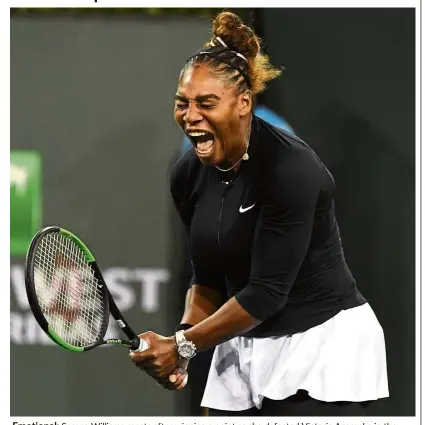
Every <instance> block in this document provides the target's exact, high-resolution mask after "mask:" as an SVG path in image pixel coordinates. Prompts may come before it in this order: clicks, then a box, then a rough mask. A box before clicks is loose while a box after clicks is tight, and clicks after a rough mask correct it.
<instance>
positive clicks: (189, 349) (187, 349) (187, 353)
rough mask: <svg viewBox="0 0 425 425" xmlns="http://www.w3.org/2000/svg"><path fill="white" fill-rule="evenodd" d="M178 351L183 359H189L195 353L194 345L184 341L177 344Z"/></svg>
mask: <svg viewBox="0 0 425 425" xmlns="http://www.w3.org/2000/svg"><path fill="white" fill-rule="evenodd" d="M178 351H179V354H180V355H181V356H182V357H183V358H185V359H190V358H191V357H193V356H194V355H195V347H194V346H193V344H191V343H190V342H184V343H182V344H181V345H179V349H178Z"/></svg>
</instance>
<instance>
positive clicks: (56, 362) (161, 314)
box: [10, 8, 415, 416]
mask: <svg viewBox="0 0 425 425" xmlns="http://www.w3.org/2000/svg"><path fill="white" fill-rule="evenodd" d="M219 11H220V10H219V9H202V10H201V9H96V10H91V9H84V10H78V9H12V10H11V27H10V31H11V34H10V35H11V46H10V54H11V72H10V75H11V92H10V93H11V99H10V111H11V127H10V129H11V175H10V177H11V179H10V196H11V258H10V264H11V278H10V289H11V291H10V297H11V298H10V304H11V313H10V314H11V321H10V326H11V327H10V330H11V333H10V344H11V345H10V349H11V372H10V376H11V382H10V386H11V396H10V399H11V406H10V407H11V412H10V413H11V415H13V416H24V415H31V416H35V415H43V416H49V415H63V416H77V415H84V416H90V415H93V416H126V415H135V416H142V415H146V416H150V415H202V414H204V412H203V410H202V409H201V408H200V407H199V403H200V399H201V397H202V392H203V386H204V384H205V377H206V373H207V370H208V362H209V356H210V353H209V352H206V353H202V354H201V355H198V356H197V357H195V359H194V360H193V362H192V363H193V364H191V366H190V370H189V374H190V379H189V384H188V386H187V388H186V389H185V390H184V391H182V392H180V393H173V392H169V391H165V390H163V389H162V388H160V387H158V386H157V385H156V384H155V383H154V381H153V380H151V378H149V377H147V376H146V375H145V374H144V373H141V372H139V371H138V370H137V369H135V368H134V366H133V365H132V364H131V362H130V361H129V360H128V357H127V350H125V349H120V348H119V347H104V348H102V349H98V350H93V351H90V352H88V353H86V354H83V355H80V354H75V353H70V352H66V351H65V350H61V349H59V348H58V347H56V346H52V345H51V343H49V340H48V339H47V337H46V336H44V334H43V333H42V331H41V329H39V328H38V325H37V324H36V322H35V320H34V319H33V316H32V313H31V312H30V310H29V306H28V302H27V298H26V293H25V286H24V268H23V264H24V258H25V253H26V249H27V246H28V243H29V240H30V238H31V236H32V235H33V234H34V233H35V232H36V231H37V230H38V228H40V227H41V226H47V225H59V226H62V227H64V228H68V229H70V230H71V231H73V232H75V233H76V234H77V235H79V236H80V237H81V238H82V239H83V240H84V241H85V242H86V243H87V245H88V246H89V247H90V249H91V250H92V251H93V253H94V254H95V256H96V258H97V260H98V263H99V265H100V267H101V268H102V270H103V272H104V275H105V278H106V281H107V283H108V285H109V287H110V290H111V292H112V294H113V296H114V297H115V299H116V300H117V303H118V305H119V307H120V309H121V310H122V311H123V313H124V314H125V316H126V317H127V319H128V320H129V321H130V323H132V324H134V327H135V328H136V330H138V331H139V332H144V331H146V330H154V331H155V332H158V333H160V334H163V335H171V334H173V333H174V327H175V326H176V325H177V324H178V323H179V321H180V317H181V314H182V309H183V301H184V294H185V292H186V288H187V285H188V279H189V275H190V270H189V267H188V258H187V252H186V246H185V239H184V235H183V230H182V226H181V225H180V222H179V219H178V218H177V215H176V213H175V211H174V210H173V207H172V203H171V199H170V195H169V188H168V171H169V169H170V166H171V165H172V164H173V162H174V161H175V160H176V159H177V158H178V157H179V156H180V155H181V154H182V152H183V151H184V150H185V149H187V145H186V144H185V142H184V140H183V135H182V133H181V132H180V130H179V129H178V128H177V126H176V125H175V123H174V121H173V96H174V93H175V89H176V84H177V77H178V75H179V72H180V70H181V68H182V66H183V64H184V62H185V60H186V59H187V58H188V57H189V56H190V55H192V54H193V53H194V52H195V51H196V50H197V49H198V48H200V47H201V46H202V44H203V43H204V42H205V41H207V40H208V39H209V36H210V33H209V32H210V20H211V18H212V17H213V16H214V15H215V14H216V13H217V12H219ZM233 11H234V12H236V13H238V14H240V15H241V17H242V18H243V19H244V20H245V22H246V23H248V24H251V25H253V27H254V29H255V30H256V32H257V33H258V34H259V35H260V36H262V38H263V40H264V48H265V51H266V53H267V54H268V55H269V56H270V58H271V61H272V63H273V64H274V65H277V66H282V67H285V68H286V70H285V72H284V74H283V76H282V77H281V78H280V79H279V80H278V81H275V82H273V83H271V84H270V86H269V89H268V90H267V91H266V92H265V94H264V95H262V96H260V97H259V98H258V99H257V100H258V104H257V110H256V112H257V113H258V115H260V116H261V117H263V118H264V119H266V120H269V121H270V122H271V123H272V124H275V125H277V126H282V127H284V128H287V129H290V130H291V131H294V132H295V133H296V134H297V135H298V136H300V137H301V138H303V139H305V141H306V142H307V143H309V144H310V145H311V146H312V147H313V148H314V149H315V150H316V151H317V152H318V153H319V155H320V156H321V158H322V160H323V161H324V163H325V164H326V165H327V167H328V168H329V169H330V170H331V172H332V173H333V175H334V177H335V179H336V184H337V197H336V211H337V219H338V221H339V224H340V229H341V234H342V240H343V246H344V250H345V256H346V259H347V261H348V264H349V266H350V268H351V270H352V272H353V274H354V276H355V278H356V280H357V284H358V286H359V288H360V290H361V291H362V293H363V294H364V295H365V296H366V298H367V299H368V300H369V302H370V303H371V305H372V307H373V309H374V310H375V313H376V315H377V317H378V319H379V321H380V323H381V325H382V327H383V329H384V332H385V337H386V343H387V360H388V372H389V385H390V395H391V396H390V398H389V399H386V400H384V401H383V402H382V403H381V404H380V405H379V407H377V410H376V412H375V413H376V415H382V416H410V415H414V414H415V197H414V196H415V9H408V8H406V9H400V8H391V9H349V8H343V9H332V8H324V9H306V8H302V9H296V8H291V9H284V8H282V9H241V10H238V9H233ZM108 334H109V335H110V336H113V335H118V334H119V332H118V329H117V328H116V327H115V326H110V328H109V330H108ZM41 387H42V388H43V390H42V391H39V389H40V388H41Z"/></svg>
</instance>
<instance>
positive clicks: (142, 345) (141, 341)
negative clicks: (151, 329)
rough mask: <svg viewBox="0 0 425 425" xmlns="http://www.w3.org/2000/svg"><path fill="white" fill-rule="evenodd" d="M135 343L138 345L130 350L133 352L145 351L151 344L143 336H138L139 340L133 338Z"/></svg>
mask: <svg viewBox="0 0 425 425" xmlns="http://www.w3.org/2000/svg"><path fill="white" fill-rule="evenodd" d="M133 341H134V345H135V346H136V347H135V348H134V349H132V350H130V351H132V352H133V353H140V352H141V351H145V350H147V349H148V348H149V344H148V343H147V342H146V341H145V340H144V339H142V338H138V341H137V340H133Z"/></svg>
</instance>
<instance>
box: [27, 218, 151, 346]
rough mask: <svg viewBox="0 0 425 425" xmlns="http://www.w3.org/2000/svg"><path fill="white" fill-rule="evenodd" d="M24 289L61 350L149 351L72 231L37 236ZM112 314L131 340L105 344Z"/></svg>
mask: <svg viewBox="0 0 425 425" xmlns="http://www.w3.org/2000/svg"><path fill="white" fill-rule="evenodd" d="M25 286H26V292H27V296H28V301H29V304H30V306H31V310H32V312H33V314H34V317H35V319H36V320H37V322H38V324H39V325H40V326H41V328H42V329H43V331H44V332H45V333H46V334H47V335H48V336H49V338H50V339H51V340H52V341H54V342H55V343H56V344H57V345H59V346H60V347H62V348H64V349H66V350H69V351H73V352H84V351H88V350H91V349H93V348H95V347H98V346H101V345H104V344H113V345H123V346H125V347H128V348H130V349H131V350H133V351H143V350H146V349H147V348H148V344H147V343H146V341H143V340H142V339H140V338H139V337H138V336H137V334H136V333H135V332H134V331H133V329H132V328H131V326H130V325H129V324H128V322H127V321H126V320H125V318H124V316H123V315H122V314H121V312H120V311H119V309H118V307H117V305H116V304H115V301H114V299H113V298H112V296H111V294H110V292H109V290H108V287H107V286H106V283H105V281H104V279H103V277H102V274H101V272H100V270H99V267H98V266H97V264H96V261H95V259H94V256H93V254H92V253H91V252H90V251H89V249H88V248H87V246H86V245H85V244H84V243H83V242H82V241H81V240H80V239H79V238H78V237H77V236H75V235H74V234H73V233H71V232H70V231H68V230H65V229H62V228H60V227H57V226H52V227H46V228H44V229H41V230H40V231H38V232H37V233H36V234H35V236H34V237H33V239H32V241H31V244H30V247H29V249H28V253H27V258H26V265H25ZM110 314H111V315H112V317H113V318H114V319H115V321H116V322H117V324H118V326H119V327H120V328H121V330H122V331H123V333H124V334H125V335H126V337H127V338H128V339H105V334H106V331H107V328H108V324H109V317H110Z"/></svg>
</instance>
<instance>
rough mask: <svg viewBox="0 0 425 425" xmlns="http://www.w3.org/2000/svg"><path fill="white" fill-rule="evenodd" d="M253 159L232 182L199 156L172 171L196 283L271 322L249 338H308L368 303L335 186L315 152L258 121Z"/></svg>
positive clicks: (173, 190)
mask: <svg viewBox="0 0 425 425" xmlns="http://www.w3.org/2000/svg"><path fill="white" fill-rule="evenodd" d="M248 154H249V159H248V160H246V161H242V163H241V166H240V168H239V171H238V173H237V174H236V176H235V177H234V178H233V180H232V181H230V182H229V180H228V178H229V177H228V176H227V174H229V173H222V172H220V171H219V170H217V169H216V168H215V167H212V166H206V165H203V164H202V163H201V162H200V160H199V159H198V157H197V156H196V154H195V152H194V151H193V149H191V150H190V151H189V152H187V153H186V154H185V155H184V156H182V157H181V158H180V159H179V160H178V161H177V162H176V164H175V165H174V166H173V169H172V172H171V193H172V197H173V200H174V204H175V206H176V208H177V211H178V212H179V214H180V216H181V218H182V220H183V222H184V224H185V226H186V228H187V232H188V240H189V247H190V251H191V259H192V266H193V277H192V281H191V284H194V283H196V284H199V285H205V286H209V287H211V288H213V289H216V290H218V291H220V292H222V293H223V294H225V295H226V296H227V297H228V298H231V297H233V296H235V297H236V300H237V301H238V302H239V303H240V304H241V306H242V307H243V308H244V309H246V311H247V312H248V313H250V314H251V315H252V316H253V317H255V318H257V319H260V320H261V321H262V323H261V324H260V325H259V326H257V327H256V328H254V329H252V330H251V331H249V332H248V333H246V334H245V336H255V337H266V336H278V335H288V334H293V333H297V332H303V331H305V330H307V329H310V328H312V327H314V326H317V325H319V324H321V323H323V322H325V321H326V320H328V319H330V318H331V317H333V316H335V315H336V314H337V313H338V312H340V311H341V310H345V309H348V308H352V307H356V306H359V305H361V304H364V303H365V302H366V300H365V299H364V297H363V296H362V295H361V293H360V292H359V290H358V289H357V286H356V282H355V280H354V278H353V277H352V275H351V273H350V271H349V269H348V267H347V264H346V262H345V259H344V254H343V250H342V246H341V239H340V233H339V228H338V224H337V221H336V218H335V209H334V191H335V183H334V179H333V177H332V175H331V174H330V172H329V171H328V170H327V169H326V167H325V166H324V165H323V163H322V162H321V161H320V159H319V157H318V156H317V155H316V153H315V152H314V151H313V150H312V149H311V148H310V147H309V146H308V145H307V144H306V143H305V142H303V141H302V140H300V139H299V138H298V137H296V136H294V135H293V134H291V133H288V132H286V131H284V130H280V129H277V128H276V127H274V126H272V125H270V124H268V123H267V122H265V121H263V120H262V119H260V118H258V117H256V116H255V115H253V122H252V129H251V137H250V143H249V150H248Z"/></svg>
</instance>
